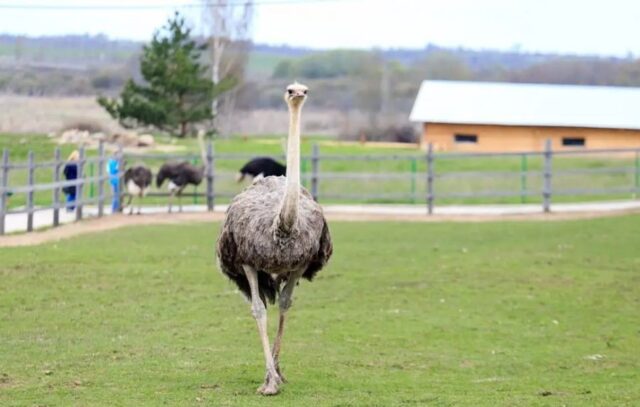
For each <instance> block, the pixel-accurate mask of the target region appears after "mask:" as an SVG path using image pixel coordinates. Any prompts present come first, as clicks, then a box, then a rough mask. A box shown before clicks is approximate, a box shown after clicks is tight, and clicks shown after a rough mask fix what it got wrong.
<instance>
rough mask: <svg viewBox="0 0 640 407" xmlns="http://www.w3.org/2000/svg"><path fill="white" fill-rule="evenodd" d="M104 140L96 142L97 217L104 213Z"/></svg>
mask: <svg viewBox="0 0 640 407" xmlns="http://www.w3.org/2000/svg"><path fill="white" fill-rule="evenodd" d="M104 170H105V162H104V142H103V141H102V140H100V144H98V217H99V218H101V217H102V215H104Z"/></svg>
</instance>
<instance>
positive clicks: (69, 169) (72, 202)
mask: <svg viewBox="0 0 640 407" xmlns="http://www.w3.org/2000/svg"><path fill="white" fill-rule="evenodd" d="M79 159H80V153H79V152H78V150H74V151H73V152H72V153H71V154H70V155H69V158H67V163H66V164H65V165H64V168H63V170H62V173H63V174H64V179H66V180H67V181H72V180H76V179H78V160H79ZM62 192H64V194H65V196H66V198H67V199H66V201H67V212H71V211H73V210H74V209H76V186H75V185H67V186H66V187H63V188H62Z"/></svg>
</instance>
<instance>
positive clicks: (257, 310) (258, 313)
mask: <svg viewBox="0 0 640 407" xmlns="http://www.w3.org/2000/svg"><path fill="white" fill-rule="evenodd" d="M251 315H253V318H254V319H255V320H256V321H260V320H262V319H266V316H267V309H266V308H265V306H264V304H263V303H262V301H261V300H260V299H259V298H258V301H253V300H252V301H251Z"/></svg>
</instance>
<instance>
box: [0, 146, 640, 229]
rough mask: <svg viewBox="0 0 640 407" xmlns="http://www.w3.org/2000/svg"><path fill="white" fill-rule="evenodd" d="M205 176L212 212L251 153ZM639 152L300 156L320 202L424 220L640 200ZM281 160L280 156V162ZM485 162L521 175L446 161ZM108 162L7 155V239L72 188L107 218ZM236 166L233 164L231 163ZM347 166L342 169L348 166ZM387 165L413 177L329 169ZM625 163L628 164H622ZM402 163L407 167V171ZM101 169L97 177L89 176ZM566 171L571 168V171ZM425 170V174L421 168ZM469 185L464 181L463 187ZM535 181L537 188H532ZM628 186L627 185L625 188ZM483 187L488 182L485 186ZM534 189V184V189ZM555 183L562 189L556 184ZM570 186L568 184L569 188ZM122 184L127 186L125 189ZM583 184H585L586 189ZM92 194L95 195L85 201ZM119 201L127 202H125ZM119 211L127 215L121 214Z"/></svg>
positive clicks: (3, 207) (210, 160) (1, 222)
mask: <svg viewBox="0 0 640 407" xmlns="http://www.w3.org/2000/svg"><path fill="white" fill-rule="evenodd" d="M206 149H207V150H206V160H207V164H208V165H206V169H207V172H206V174H205V188H204V192H198V190H194V191H193V192H188V191H185V193H183V196H185V197H193V199H194V203H198V201H197V199H198V198H204V202H206V209H207V210H209V211H212V210H213V209H214V206H215V205H216V203H217V202H219V201H220V200H222V199H225V200H227V199H230V198H232V197H233V196H235V195H236V194H237V193H238V192H239V187H238V186H237V184H235V182H233V181H232V179H233V177H234V175H235V171H237V170H234V171H229V169H230V168H240V167H239V166H237V165H236V163H240V162H243V161H245V160H248V159H251V158H253V157H255V155H252V154H235V153H234V154H229V153H224V154H216V153H215V152H214V146H213V144H212V143H210V142H209V143H208V144H207V147H206ZM639 153H640V148H634V149H602V150H586V149H575V150H562V151H554V150H552V146H551V142H550V141H547V143H546V145H545V149H544V151H542V152H536V151H529V152H526V151H525V152H517V153H436V152H434V150H433V147H432V146H431V145H429V146H428V148H427V150H426V152H424V153H421V154H377V155H376V154H367V155H341V154H321V153H320V149H319V147H318V146H317V145H314V146H313V148H312V151H311V155H306V156H303V157H301V158H302V160H301V162H302V173H303V174H302V181H303V183H304V184H305V186H306V187H307V188H308V189H309V191H310V192H311V194H312V196H313V197H314V199H316V200H317V201H319V202H323V203H327V202H337V201H339V202H350V203H362V202H372V201H376V200H383V201H384V202H389V203H394V202H395V203H398V202H403V203H419V202H420V201H421V202H423V204H424V205H425V213H426V214H433V212H434V207H435V205H436V204H437V203H440V204H442V203H447V202H448V200H451V199H462V200H464V199H470V200H473V199H479V198H483V199H491V198H500V199H503V198H515V199H517V200H518V202H519V203H528V202H529V201H530V200H531V201H532V202H533V201H535V202H539V203H540V208H541V211H543V212H550V211H551V209H552V202H553V201H554V199H556V197H566V196H575V197H579V196H584V195H590V196H591V195H593V196H609V195H611V194H631V196H632V197H635V196H637V194H640V159H639V158H638V157H639ZM615 154H618V155H620V154H622V155H623V156H625V157H634V159H633V160H632V161H631V165H629V163H630V161H629V159H626V161H624V163H625V165H618V164H615V163H614V165H613V166H609V167H598V166H595V167H593V168H590V167H589V168H586V167H585V168H556V167H555V166H554V162H555V160H557V159H558V157H571V156H576V157H583V158H584V157H593V156H598V155H615ZM115 157H116V159H117V160H118V162H119V164H120V166H119V168H120V173H119V174H118V177H119V178H122V175H123V173H124V170H125V167H126V165H127V163H129V162H131V163H133V162H134V160H139V161H147V162H151V161H153V162H154V163H160V162H164V161H166V160H178V159H179V160H191V161H192V162H196V161H197V160H198V156H197V155H195V154H193V155H170V154H140V155H138V154H127V155H125V154H124V153H123V151H122V149H119V150H118V151H117V152H116V153H115ZM276 158H279V159H283V157H282V156H279V157H276ZM474 158H475V159H479V160H486V159H489V158H491V159H497V160H503V161H504V160H512V161H513V160H519V161H520V163H521V164H520V168H519V169H518V170H513V169H509V170H447V162H449V163H450V162H452V161H454V160H462V161H464V162H470V161H472V159H474ZM107 159H108V157H107V156H106V154H105V149H104V146H103V145H102V144H101V145H100V146H99V148H98V155H97V157H90V158H87V157H86V154H85V150H84V149H80V159H79V160H78V161H77V165H78V178H77V179H76V180H62V169H63V168H64V165H65V164H66V162H65V161H64V160H62V159H61V157H60V149H59V148H56V150H55V153H54V159H53V161H47V162H36V161H35V160H34V155H33V152H29V155H28V159H27V162H26V163H12V162H11V161H10V156H9V151H7V150H6V149H5V150H4V151H3V155H2V164H1V167H0V175H1V178H0V234H3V233H5V221H6V219H7V217H8V216H9V215H13V214H26V215H27V220H26V230H27V231H32V230H33V229H34V222H33V218H34V214H35V213H37V212H38V211H46V210H53V217H52V222H51V226H54V227H55V226H58V225H59V224H60V211H61V210H63V209H65V208H66V207H67V205H66V204H65V202H64V201H63V199H62V195H61V191H62V189H63V188H64V187H66V186H75V187H76V188H77V202H76V206H75V209H74V211H75V219H76V220H80V219H82V218H83V217H85V216H86V215H87V214H86V213H85V208H86V207H87V206H88V205H95V206H92V207H91V209H92V211H93V213H92V214H91V215H92V216H99V217H100V216H104V215H105V214H107V213H108V211H105V202H106V201H107V196H108V193H107V190H108V188H106V187H105V181H108V180H109V179H110V177H111V176H110V175H109V174H107V173H106V163H107ZM534 160H537V162H538V164H541V165H539V166H538V168H530V165H531V162H533V161H534ZM231 162H233V165H232V164H231ZM347 162H348V163H349V164H343V163H347ZM374 162H377V163H385V162H386V163H389V162H396V163H397V162H403V163H405V164H408V165H409V167H410V168H411V170H410V171H409V172H394V171H382V172H378V173H371V172H356V171H353V170H351V169H349V171H335V170H334V171H331V170H330V169H329V170H328V169H326V168H325V169H323V166H325V167H331V166H332V165H333V166H334V167H335V166H336V163H339V164H340V165H342V166H343V167H344V165H347V166H348V167H349V168H352V167H353V166H357V165H358V164H357V163H374ZM620 162H622V161H620ZM405 164H402V165H405ZM96 167H97V175H95V174H93V171H88V169H89V170H90V169H92V168H96ZM565 167H566V166H565ZM40 168H50V169H52V170H53V171H52V175H51V182H48V183H36V182H35V176H34V174H35V171H36V169H40ZM419 168H421V169H419ZM18 169H22V170H26V171H27V177H26V183H25V184H23V185H9V179H10V175H11V173H12V172H13V171H16V170H18ZM602 175H611V176H612V177H613V176H622V177H623V179H624V183H623V184H621V185H617V186H616V185H611V183H610V182H608V181H607V179H605V180H604V181H602V182H601V185H597V184H596V183H593V182H592V179H594V177H597V176H602ZM561 176H571V177H575V176H581V177H582V181H581V182H582V183H581V184H580V183H571V182H569V183H568V185H560V183H558V182H557V180H558V177H561ZM503 178H504V179H509V180H513V181H514V182H515V183H517V186H516V185H515V184H513V183H512V184H509V185H510V186H509V187H508V188H506V189H497V188H495V187H494V184H497V183H493V184H492V183H491V182H487V181H494V180H497V179H503ZM364 181H367V182H371V183H373V185H374V187H373V188H372V189H371V190H368V191H365V192H357V189H355V186H356V184H358V183H362V182H364ZM463 181H464V182H463ZM534 181H535V182H534ZM627 181H628V182H627ZM340 182H345V184H346V185H347V187H345V188H342V189H339V188H338V189H333V190H332V186H334V185H336V184H338V183H340ZM383 182H390V183H391V184H401V183H405V182H408V185H409V186H410V189H409V191H408V192H396V191H397V189H393V192H390V193H389V192H386V191H383V190H382V188H377V189H376V188H375V185H376V183H383ZM482 182H485V184H483V183H482ZM463 184H464V185H467V186H468V185H479V187H478V188H472V189H468V190H465V189H464V188H462V187H461V185H463ZM533 184H535V185H533ZM556 184H557V185H556ZM564 184H567V183H566V182H565V183H564ZM96 185H97V194H93V193H91V194H87V193H86V192H87V188H90V189H91V191H92V192H93V189H94V187H95V186H96ZM120 185H123V183H122V182H120ZM581 185H583V186H582V187H581ZM38 191H48V192H50V193H51V200H50V203H48V204H44V205H36V204H35V200H34V194H35V193H36V192H38ZM11 193H13V194H17V193H25V194H26V205H25V206H24V207H22V208H12V209H9V206H8V203H7V201H8V199H9V194H11ZM86 195H89V196H86ZM149 196H151V197H166V196H168V193H163V192H159V191H156V192H152V193H150V194H149ZM118 202H122V199H119V200H118ZM116 209H117V210H119V209H121V208H116Z"/></svg>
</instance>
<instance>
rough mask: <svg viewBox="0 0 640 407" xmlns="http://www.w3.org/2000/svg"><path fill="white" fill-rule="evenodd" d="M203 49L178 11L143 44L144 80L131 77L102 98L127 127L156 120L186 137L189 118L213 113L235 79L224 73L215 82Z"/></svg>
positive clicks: (164, 128)
mask: <svg viewBox="0 0 640 407" xmlns="http://www.w3.org/2000/svg"><path fill="white" fill-rule="evenodd" d="M205 49H206V45H204V44H203V45H198V44H197V43H196V42H195V41H194V40H192V39H191V29H189V28H188V27H187V26H186V24H185V20H184V18H182V17H181V16H180V15H179V14H178V13H177V12H176V14H175V15H174V16H173V18H171V19H169V21H168V22H167V24H166V25H165V26H164V27H163V30H161V31H158V32H156V33H155V34H154V35H153V39H152V40H151V43H150V44H148V45H145V46H144V48H143V51H142V57H141V60H140V70H141V73H142V77H143V78H144V80H145V83H144V84H137V83H135V82H134V81H133V80H132V79H130V80H129V81H127V83H126V84H125V87H124V89H123V90H122V93H121V94H120V98H119V99H109V98H105V97H99V98H98V103H99V104H100V105H102V106H103V107H104V108H105V109H106V110H107V112H109V114H110V115H111V116H112V117H113V118H115V119H117V120H118V121H119V122H120V123H121V124H122V125H123V126H125V127H127V128H131V127H137V126H141V125H142V126H153V127H155V128H157V129H159V130H162V131H166V132H168V133H170V134H173V135H178V136H179V137H184V136H185V135H186V134H187V132H188V125H189V124H190V123H197V122H202V121H205V120H211V119H212V118H213V117H212V115H211V102H212V100H213V99H214V98H215V97H217V96H218V95H219V94H220V93H222V92H224V91H227V90H229V89H231V88H232V87H233V86H234V85H235V80H234V79H233V78H226V79H225V80H223V81H222V82H220V83H219V84H218V85H215V86H214V84H213V82H211V80H210V79H208V78H207V77H206V71H207V67H206V66H204V65H202V64H201V63H200V60H201V54H202V52H203V51H204V50H205Z"/></svg>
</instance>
